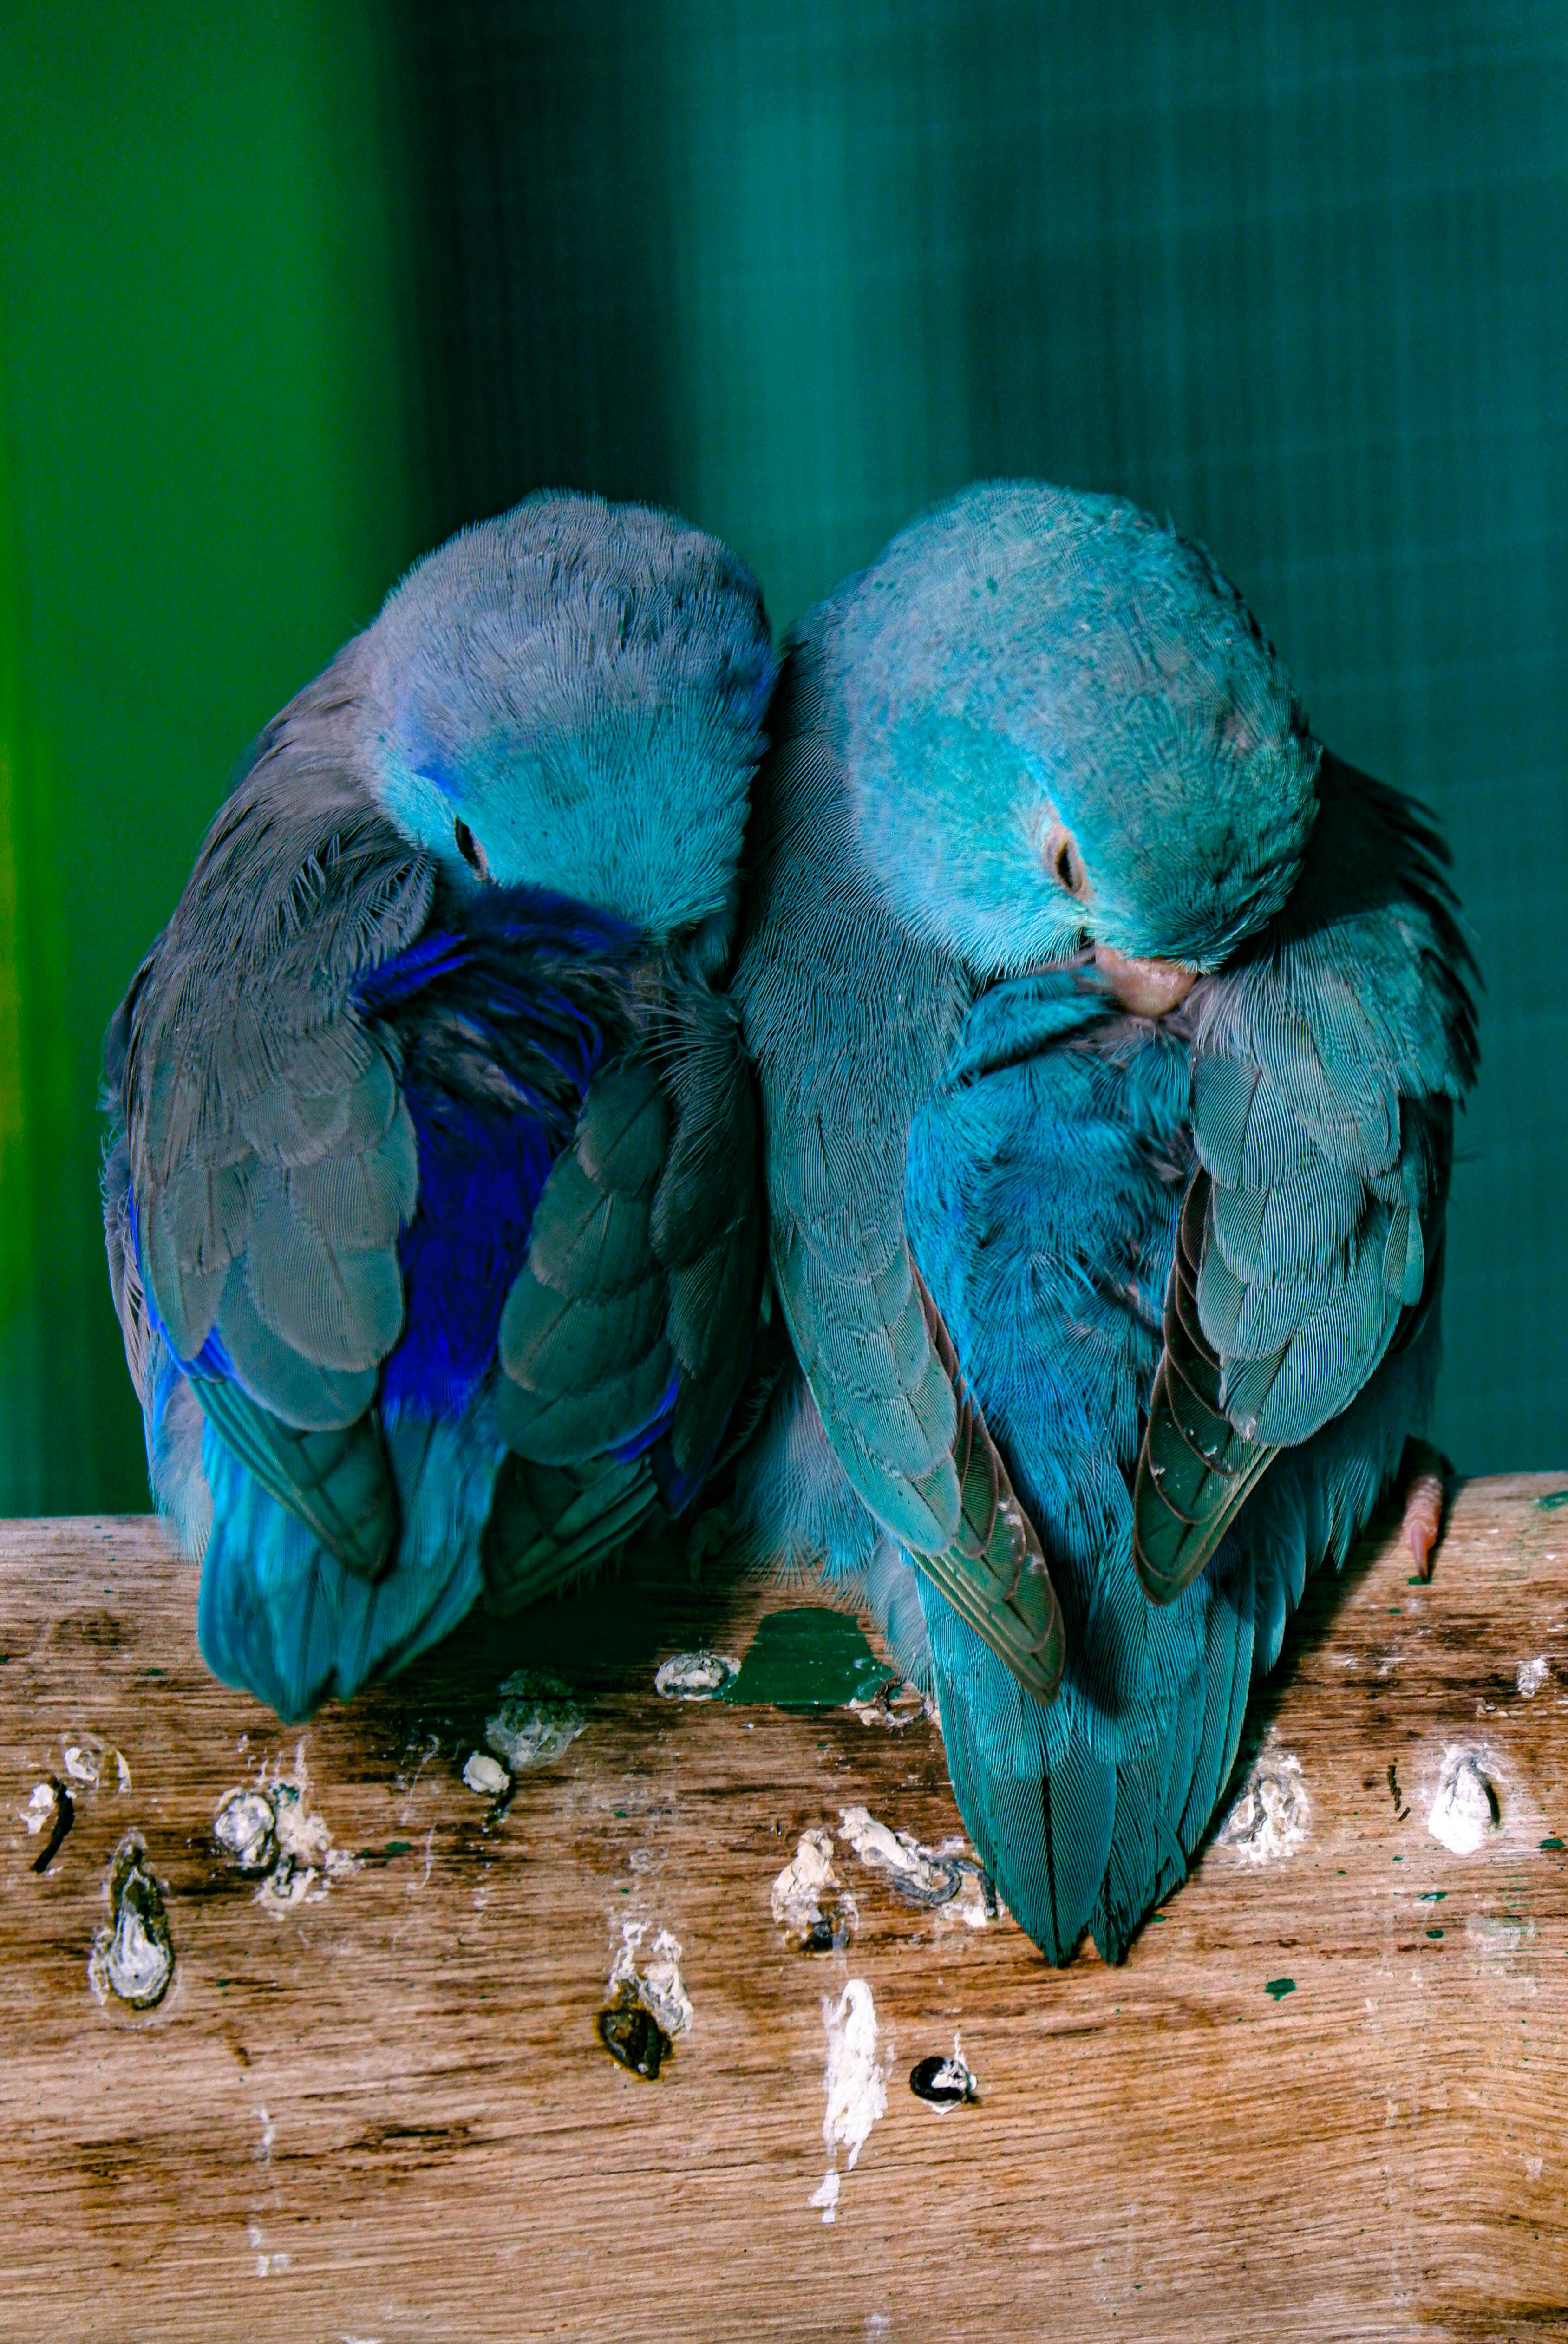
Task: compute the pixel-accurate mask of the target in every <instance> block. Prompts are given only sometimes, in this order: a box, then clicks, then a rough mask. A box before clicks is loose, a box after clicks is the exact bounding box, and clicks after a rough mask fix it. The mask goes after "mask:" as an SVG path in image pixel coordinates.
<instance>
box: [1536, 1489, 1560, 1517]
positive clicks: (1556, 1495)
mask: <svg viewBox="0 0 1568 2344" xmlns="http://www.w3.org/2000/svg"><path fill="white" fill-rule="evenodd" d="M1535 1502H1536V1504H1537V1505H1538V1506H1539V1507H1540V1508H1541V1510H1542V1512H1543V1513H1551V1512H1552V1511H1553V1509H1554V1508H1555V1507H1558V1506H1568V1490H1547V1492H1546V1495H1545V1496H1544V1497H1543V1498H1537V1499H1536V1500H1535Z"/></svg>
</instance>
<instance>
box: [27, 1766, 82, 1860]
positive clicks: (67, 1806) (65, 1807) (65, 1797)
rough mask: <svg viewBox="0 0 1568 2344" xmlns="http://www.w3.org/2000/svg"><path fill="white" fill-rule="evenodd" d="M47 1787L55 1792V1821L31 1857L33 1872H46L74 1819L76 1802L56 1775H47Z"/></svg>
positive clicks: (63, 1842)
mask: <svg viewBox="0 0 1568 2344" xmlns="http://www.w3.org/2000/svg"><path fill="white" fill-rule="evenodd" d="M49 1788H50V1789H51V1791H53V1792H54V1793H55V1823H54V1828H53V1829H52V1830H51V1832H50V1834H49V1836H48V1838H47V1839H46V1841H45V1843H44V1845H43V1847H42V1848H41V1849H40V1851H39V1853H38V1854H36V1855H35V1857H34V1858H33V1869H34V1871H35V1872H47V1871H48V1869H49V1866H50V1865H51V1864H53V1863H54V1861H55V1858H56V1856H57V1855H58V1854H59V1853H60V1850H61V1849H62V1847H64V1845H65V1844H66V1834H67V1832H68V1831H69V1830H70V1828H71V1825H72V1824H74V1823H75V1822H76V1801H75V1800H74V1799H73V1798H72V1796H71V1793H69V1791H67V1790H66V1786H65V1784H64V1783H62V1782H61V1781H60V1780H59V1779H58V1777H57V1776H56V1775H54V1774H51V1775H50V1777H49Z"/></svg>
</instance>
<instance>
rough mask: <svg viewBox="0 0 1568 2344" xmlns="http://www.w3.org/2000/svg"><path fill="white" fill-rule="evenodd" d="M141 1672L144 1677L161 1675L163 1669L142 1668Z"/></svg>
mask: <svg viewBox="0 0 1568 2344" xmlns="http://www.w3.org/2000/svg"><path fill="white" fill-rule="evenodd" d="M142 1674H143V1676H144V1677H161V1676H162V1674H163V1671H162V1670H161V1669H144V1670H143V1671H142Z"/></svg>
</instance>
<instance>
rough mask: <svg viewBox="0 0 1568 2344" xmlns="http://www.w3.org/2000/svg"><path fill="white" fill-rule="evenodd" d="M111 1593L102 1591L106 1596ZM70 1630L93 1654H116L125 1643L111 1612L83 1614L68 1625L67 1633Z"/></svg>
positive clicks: (118, 1624)
mask: <svg viewBox="0 0 1568 2344" xmlns="http://www.w3.org/2000/svg"><path fill="white" fill-rule="evenodd" d="M104 1592H105V1593H106V1594H108V1593H110V1592H111V1590H110V1589H108V1588H106V1589H105V1590H104ZM72 1629H74V1630H75V1632H76V1634H77V1635H78V1636H79V1637H80V1638H81V1640H82V1642H83V1643H84V1644H91V1645H92V1647H93V1649H94V1650H95V1652H118V1651H119V1649H120V1646H121V1644H122V1643H123V1642H125V1632H124V1630H123V1629H122V1628H121V1626H120V1623H119V1622H118V1621H117V1620H116V1617H115V1615H114V1613H113V1612H112V1611H86V1612H83V1613H82V1614H81V1616H80V1617H79V1618H77V1619H75V1620H73V1621H71V1622H69V1623H68V1631H69V1630H72Z"/></svg>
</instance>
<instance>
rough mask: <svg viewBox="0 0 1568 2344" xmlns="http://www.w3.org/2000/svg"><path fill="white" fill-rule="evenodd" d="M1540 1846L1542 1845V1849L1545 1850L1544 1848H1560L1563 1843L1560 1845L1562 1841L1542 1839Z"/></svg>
mask: <svg viewBox="0 0 1568 2344" xmlns="http://www.w3.org/2000/svg"><path fill="white" fill-rule="evenodd" d="M1541 1844H1542V1846H1543V1848H1546V1847H1552V1848H1557V1847H1561V1846H1562V1844H1563V1843H1562V1841H1561V1840H1560V1839H1543V1841H1542V1843H1541Z"/></svg>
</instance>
